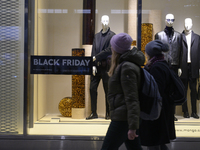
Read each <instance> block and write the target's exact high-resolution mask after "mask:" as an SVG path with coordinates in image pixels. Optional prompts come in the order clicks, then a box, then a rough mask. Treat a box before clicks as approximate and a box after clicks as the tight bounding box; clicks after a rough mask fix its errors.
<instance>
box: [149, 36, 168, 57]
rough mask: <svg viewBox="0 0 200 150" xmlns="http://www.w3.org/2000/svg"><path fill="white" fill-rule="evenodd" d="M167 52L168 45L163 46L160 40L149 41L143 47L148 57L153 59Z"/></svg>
mask: <svg viewBox="0 0 200 150" xmlns="http://www.w3.org/2000/svg"><path fill="white" fill-rule="evenodd" d="M168 51H169V46H168V44H165V43H163V42H162V41H160V40H154V41H151V42H149V43H148V44H147V45H146V47H145V52H146V53H147V54H148V55H149V56H150V57H153V56H155V55H157V54H162V52H168Z"/></svg>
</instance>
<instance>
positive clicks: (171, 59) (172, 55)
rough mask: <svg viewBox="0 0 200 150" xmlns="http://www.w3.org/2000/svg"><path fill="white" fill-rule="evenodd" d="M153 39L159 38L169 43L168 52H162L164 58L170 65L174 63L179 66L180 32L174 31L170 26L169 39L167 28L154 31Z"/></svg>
mask: <svg viewBox="0 0 200 150" xmlns="http://www.w3.org/2000/svg"><path fill="white" fill-rule="evenodd" d="M155 39H159V40H161V41H162V42H164V43H167V44H168V45H169V52H167V53H164V56H165V60H166V61H167V62H168V63H169V64H170V65H176V66H178V67H180V61H181V60H180V59H181V41H182V40H181V33H179V32H177V31H174V29H173V28H172V37H171V40H170V37H169V33H168V30H167V28H165V29H164V31H160V32H158V33H156V35H155Z"/></svg>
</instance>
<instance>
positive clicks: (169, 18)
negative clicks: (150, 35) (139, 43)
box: [155, 14, 181, 121]
mask: <svg viewBox="0 0 200 150" xmlns="http://www.w3.org/2000/svg"><path fill="white" fill-rule="evenodd" d="M174 21H175V19H174V15H173V14H167V15H166V17H165V25H166V27H165V29H164V31H160V32H158V33H156V35H155V39H159V40H161V41H163V42H164V43H168V44H169V52H168V53H164V57H165V60H166V61H167V62H168V63H169V65H170V66H171V68H172V70H174V72H175V73H177V74H181V69H180V57H181V33H179V32H177V31H175V30H174V28H173V23H174ZM174 114H175V107H174ZM174 120H175V121H177V120H178V119H177V118H176V117H175V116H174Z"/></svg>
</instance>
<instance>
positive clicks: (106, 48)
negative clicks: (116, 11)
mask: <svg viewBox="0 0 200 150" xmlns="http://www.w3.org/2000/svg"><path fill="white" fill-rule="evenodd" d="M104 34H106V36H105V38H104V40H103V41H102V43H101V38H102V30H101V31H100V32H98V33H97V34H95V37H94V40H93V46H92V53H91V56H92V57H93V56H95V57H96V61H95V62H96V63H97V62H99V61H102V60H105V59H107V57H108V56H109V55H111V54H112V51H111V45H110V40H111V38H112V37H113V36H114V35H115V33H114V32H112V31H111V30H110V28H109V29H108V31H107V32H106V33H104ZM100 48H101V49H100ZM100 53H101V54H100Z"/></svg>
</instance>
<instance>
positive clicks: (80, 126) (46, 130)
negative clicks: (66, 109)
mask: <svg viewBox="0 0 200 150" xmlns="http://www.w3.org/2000/svg"><path fill="white" fill-rule="evenodd" d="M109 124H110V120H106V119H104V117H103V116H99V118H97V119H91V120H86V119H72V118H71V117H63V116H61V115H60V114H56V115H49V114H47V115H45V116H44V117H42V118H41V119H40V120H38V121H37V122H35V123H34V127H33V128H30V129H29V134H30V135H74V136H105V134H106V132H107V129H108V126H109Z"/></svg>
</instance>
